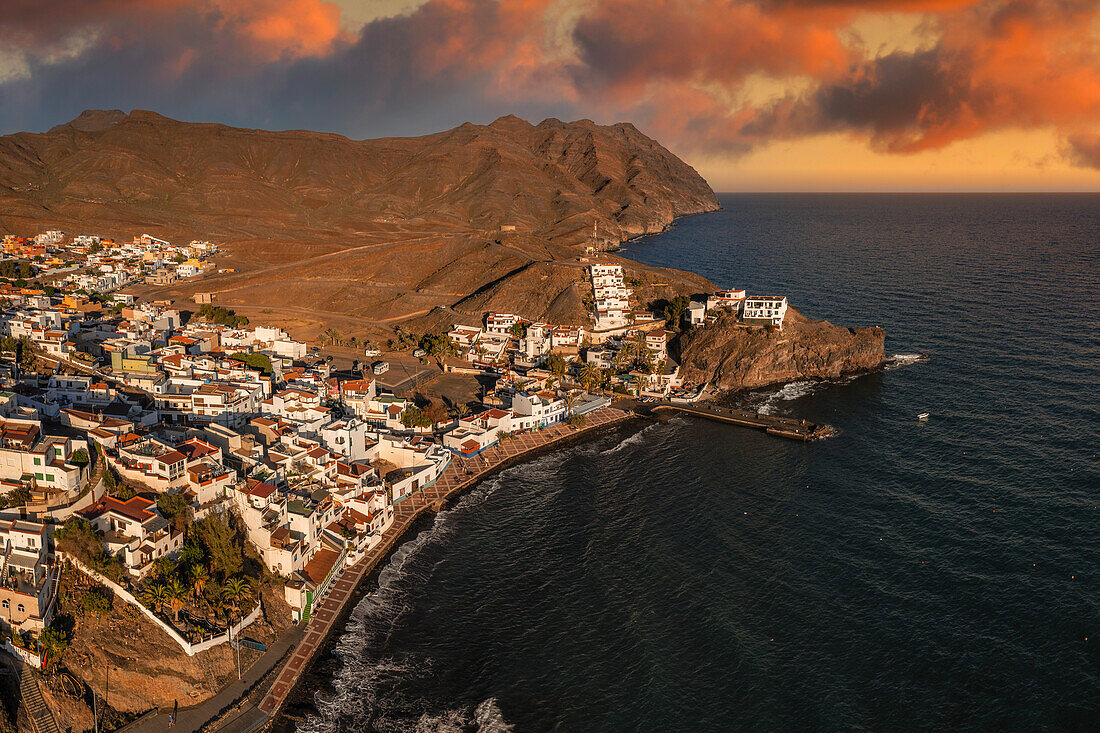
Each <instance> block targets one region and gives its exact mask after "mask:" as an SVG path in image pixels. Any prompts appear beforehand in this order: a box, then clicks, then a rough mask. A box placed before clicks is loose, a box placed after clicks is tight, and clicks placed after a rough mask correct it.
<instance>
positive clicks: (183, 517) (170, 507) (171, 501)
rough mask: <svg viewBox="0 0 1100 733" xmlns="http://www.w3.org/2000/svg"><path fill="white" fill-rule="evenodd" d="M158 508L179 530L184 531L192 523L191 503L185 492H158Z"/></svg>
mask: <svg viewBox="0 0 1100 733" xmlns="http://www.w3.org/2000/svg"><path fill="white" fill-rule="evenodd" d="M157 509H158V510H159V511H160V513H161V514H162V515H163V516H164V518H165V519H167V520H168V521H169V522H170V523H171V525H172V527H173V528H174V529H175V530H176V531H177V532H184V531H186V530H187V528H188V527H189V526H190V524H191V504H190V503H189V502H188V501H187V499H186V497H184V496H183V494H158V495H157Z"/></svg>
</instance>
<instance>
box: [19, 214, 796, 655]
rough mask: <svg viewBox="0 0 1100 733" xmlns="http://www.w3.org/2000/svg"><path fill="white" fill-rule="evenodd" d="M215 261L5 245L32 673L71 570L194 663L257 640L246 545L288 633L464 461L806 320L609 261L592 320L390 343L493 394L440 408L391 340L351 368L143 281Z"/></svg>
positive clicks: (597, 264)
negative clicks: (726, 320)
mask: <svg viewBox="0 0 1100 733" xmlns="http://www.w3.org/2000/svg"><path fill="white" fill-rule="evenodd" d="M216 252H217V247H216V246H215V245H213V244H210V243H208V242H192V243H190V244H189V245H188V246H186V247H174V246H173V245H171V244H169V243H168V242H165V241H163V240H160V239H157V238H154V237H150V236H148V235H142V236H140V237H135V238H134V240H133V241H132V242H129V243H125V244H119V243H115V242H113V241H111V240H108V239H105V238H100V237H92V236H76V237H73V238H72V239H70V240H66V238H65V236H64V235H63V234H62V233H61V232H58V231H50V232H46V233H45V234H43V235H40V236H39V237H37V238H34V239H21V238H15V237H5V238H4V259H3V260H0V274H2V275H3V276H4V277H7V278H8V279H9V280H10V282H8V283H7V284H0V302H2V303H3V310H2V311H0V390H2V391H0V549H2V556H0V557H2V559H0V605H2V609H3V611H2V613H0V628H2V629H3V632H4V639H3V647H2V648H3V649H5V650H7V651H8V652H10V653H11V654H14V655H16V656H18V657H20V658H21V659H22V660H24V661H25V662H27V663H29V664H30V665H32V666H35V667H41V666H43V665H45V664H48V663H49V655H50V654H51V653H52V654H54V655H57V654H60V653H63V650H64V645H65V642H66V640H65V638H63V637H64V633H63V632H62V631H59V630H57V629H55V628H54V627H53V625H52V622H53V621H54V616H55V613H56V607H57V600H58V587H59V582H60V576H61V573H62V569H63V567H64V568H68V570H66V571H65V572H77V573H81V574H82V575H83V576H85V578H86V579H87V581H88V582H90V583H93V584H96V586H95V587H96V588H98V589H99V590H98V591H97V592H98V593H100V594H101V595H103V596H104V597H107V596H109V597H112V598H113V599H114V602H115V603H118V602H125V603H128V604H130V605H132V606H133V607H135V608H136V609H137V610H138V611H139V612H140V613H141V614H143V615H144V616H145V617H146V618H148V620H149V621H151V622H152V623H154V624H156V625H157V626H159V627H160V628H161V629H163V630H164V631H165V633H166V634H168V635H169V637H171V638H172V639H173V640H174V641H175V642H176V643H177V644H178V645H179V646H180V648H181V649H182V650H183V651H184V652H185V653H186V654H188V655H193V654H197V653H199V652H201V651H203V650H205V649H209V648H211V647H212V646H215V645H218V644H222V643H231V642H232V641H233V639H234V637H236V636H238V635H240V634H242V633H244V634H246V633H247V628H248V626H249V624H250V623H252V622H253V621H254V620H255V619H256V618H257V617H258V616H259V615H260V610H261V609H260V604H261V602H260V592H259V587H258V586H259V585H260V583H261V582H262V580H261V578H259V577H255V576H253V577H249V576H248V574H247V573H246V572H245V571H244V569H243V564H242V563H241V562H240V560H239V559H238V560H237V561H236V562H234V561H232V560H231V559H230V560H227V559H225V558H221V559H218V557H219V554H218V553H219V552H221V551H222V550H221V549H219V547H218V542H219V541H220V540H219V538H221V539H222V540H224V539H225V538H226V537H232V536H234V535H237V536H241V537H243V538H244V541H246V542H247V544H248V547H249V549H248V551H247V552H239V553H238V554H239V555H241V556H242V557H243V556H244V555H245V554H250V555H251V556H254V557H255V558H256V559H258V562H259V563H261V564H262V566H263V571H264V574H265V577H268V578H275V579H277V583H278V585H279V586H280V590H281V596H282V600H283V601H285V603H286V605H287V607H289V609H290V615H291V620H292V621H293V622H295V623H303V622H307V621H308V620H309V619H310V617H311V616H312V615H314V614H315V613H316V611H317V608H318V605H319V604H320V603H322V602H323V600H324V598H325V597H326V594H327V593H328V591H329V590H330V588H331V586H332V584H333V582H334V579H335V578H337V577H338V576H339V574H340V572H341V571H342V570H343V569H344V568H349V567H353V566H355V565H356V563H358V562H360V561H361V560H362V559H363V558H364V557H366V556H368V555H369V554H370V553H371V552H372V550H374V549H375V548H376V547H378V545H379V543H380V542H381V540H382V537H383V535H384V534H385V533H386V532H387V530H388V529H389V528H390V527H391V526H392V525H393V523H394V517H395V508H397V507H399V506H400V505H401V503H402V502H403V501H406V500H408V499H409V498H410V497H412V496H414V495H417V494H421V495H422V494H423V493H424V492H425V490H426V489H427V488H428V487H430V486H432V485H433V484H434V483H435V482H436V481H438V480H439V479H440V477H441V476H443V475H444V473H445V472H446V471H447V469H448V467H450V466H451V464H452V462H455V461H460V462H463V465H467V463H468V462H473V463H474V464H476V462H477V461H478V458H479V456H481V455H482V454H485V453H486V452H487V451H490V450H491V449H494V448H495V447H499V446H501V445H502V444H504V443H506V442H508V441H511V440H515V439H516V438H517V436H522V435H525V434H528V433H538V431H545V430H547V429H549V428H553V427H554V426H560V425H561V424H567V425H570V426H573V427H578V428H579V427H580V426H583V425H584V423H585V420H586V416H588V415H593V414H596V413H598V412H599V411H601V410H603V409H605V408H607V407H608V406H609V405H610V404H611V403H612V401H613V400H615V399H617V398H619V397H627V396H631V397H636V398H641V399H648V400H658V399H660V400H672V401H677V400H679V401H682V402H690V401H693V400H694V399H696V398H697V397H698V395H699V394H700V392H701V389H702V388H703V387H704V385H693V384H685V383H684V382H683V380H682V379H681V377H680V370H679V366H678V364H677V363H676V360H675V359H674V358H673V355H672V354H670V350H669V344H670V341H671V339H672V338H673V337H674V336H675V335H676V333H677V331H679V330H681V329H691V328H694V327H697V326H700V325H702V324H704V323H706V322H707V321H708V319H713V318H715V317H716V316H717V315H718V314H719V313H721V312H732V313H734V314H736V315H737V316H738V318H739V320H740V321H741V322H743V323H744V324H745V326H746V327H762V326H767V327H773V328H782V325H783V321H784V317H785V314H786V309H787V301H786V298H783V297H774V298H773V297H763V298H756V297H750V296H747V294H746V293H745V291H744V290H736V289H734V290H722V291H718V292H716V293H714V294H711V295H710V296H709V297H707V298H706V299H705V300H690V299H687V298H683V297H681V298H677V299H676V300H675V301H674V302H672V303H666V304H665V305H664V308H663V309H662V310H661V311H660V312H654V310H655V309H654V308H646V307H641V306H639V305H638V304H637V303H636V301H635V298H634V292H633V290H632V288H631V287H629V286H628V284H627V282H626V280H625V279H624V273H623V270H622V267H621V266H620V265H617V264H609V263H605V262H602V261H600V259H599V257H598V256H597V257H595V258H593V259H592V261H591V263H590V264H588V265H587V267H586V270H585V272H586V276H587V277H588V279H589V281H590V284H591V288H592V296H591V300H590V303H591V306H592V310H591V314H590V316H591V319H590V320H591V323H590V324H589V325H588V326H587V327H584V326H576V325H561V324H551V323H545V322H541V321H538V320H535V319H529V318H525V317H523V316H521V315H517V314H510V313H488V314H485V317H484V320H483V321H482V322H481V323H480V324H463V323H455V324H454V325H453V328H452V329H451V330H450V331H448V332H445V333H438V334H424V335H423V336H422V337H420V338H419V339H408V338H406V339H398V343H396V344H395V343H393V342H392V340H391V343H389V344H388V346H389V348H390V353H395V352H396V351H397V350H399V349H405V350H408V351H411V355H412V357H413V358H415V359H419V360H420V361H422V362H424V363H434V364H435V365H436V366H435V370H436V373H437V374H459V375H471V376H476V377H478V383H479V384H481V385H483V386H482V388H481V392H480V394H479V395H478V398H477V399H476V400H472V401H462V400H457V399H451V400H447V399H446V398H443V399H438V400H437V399H428V400H425V399H424V398H423V395H422V394H420V393H419V392H417V393H413V392H410V391H395V390H393V389H389V388H387V387H386V386H384V385H383V384H382V382H381V381H380V380H379V376H380V375H383V374H385V372H386V371H387V369H388V366H389V365H388V363H387V362H386V361H384V360H383V359H382V358H381V357H383V356H384V354H383V352H382V350H381V349H378V348H377V347H375V346H374V345H373V344H370V343H365V346H366V348H365V349H363V356H364V357H365V358H364V359H363V360H362V361H361V362H360V360H358V359H357V360H355V363H354V364H353V365H352V367H351V368H349V369H337V368H336V367H335V366H334V365H333V363H332V359H331V357H328V358H326V357H325V356H324V354H323V353H322V352H321V347H320V346H313V345H310V344H307V343H304V342H301V341H297V340H295V339H293V338H292V337H291V336H290V335H289V334H288V333H286V332H285V331H283V330H281V329H279V328H275V327H269V326H253V325H251V324H249V323H248V319H247V318H243V317H241V316H238V315H236V314H235V313H234V312H233V311H232V310H229V309H227V308H223V307H221V306H218V305H215V304H214V298H213V296H211V295H209V294H202V293H200V294H199V295H196V297H195V302H196V311H195V312H191V311H189V310H187V309H180V308H177V307H173V305H172V304H171V303H170V302H167V301H151V302H144V301H143V300H142V299H141V298H140V297H135V295H133V294H129V293H127V292H126V288H127V286H128V285H132V284H136V283H152V284H162V283H166V282H170V281H171V280H173V279H175V278H177V277H195V276H201V275H202V273H204V272H209V271H211V270H213V269H214V268H213V266H212V264H211V263H210V260H209V258H210V257H211V256H212V255H213V254H214V253H216ZM5 265H6V266H5ZM44 276H49V277H50V281H51V282H52V283H53V284H52V285H48V286H46V285H42V284H41V282H42V278H43V277H44ZM32 279H36V281H35V282H33V283H32V282H30V281H31V280H32ZM371 357H379V358H377V359H375V360H373V361H372V359H371ZM390 358H392V357H390ZM196 587H199V588H201V589H202V591H203V592H201V593H197V594H196V593H195V591H194V589H195V588H196ZM207 589H209V590H210V591H211V592H212V593H214V595H215V596H217V597H214V598H213V600H210V598H211V595H210V593H206V592H205V591H206V590H207ZM217 594H221V595H220V596H218V595H217ZM222 596H224V597H227V598H230V599H231V602H230V603H228V604H226V603H221V602H220V598H221V597H222ZM199 606H203V609H202V610H203V613H201V614H200V613H199V608H198V607H199ZM206 607H209V608H206Z"/></svg>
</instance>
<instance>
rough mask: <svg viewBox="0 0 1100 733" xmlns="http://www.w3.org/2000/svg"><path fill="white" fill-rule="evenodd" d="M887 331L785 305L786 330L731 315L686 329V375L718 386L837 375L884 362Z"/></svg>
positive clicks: (744, 386)
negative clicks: (810, 314)
mask: <svg viewBox="0 0 1100 733" xmlns="http://www.w3.org/2000/svg"><path fill="white" fill-rule="evenodd" d="M885 338H886V334H885V331H883V329H881V328H878V327H868V328H844V327H842V326H834V325H833V324H832V323H829V322H828V321H819V320H811V319H809V318H806V317H805V316H803V315H802V314H801V313H799V312H798V311H797V310H795V309H794V308H789V309H788V310H787V317H786V319H785V321H784V325H783V330H782V331H780V330H779V329H773V328H746V327H743V326H740V325H738V323H737V320H736V318H735V317H733V316H732V315H728V314H727V315H723V316H720V317H719V319H718V320H717V321H715V322H714V323H713V324H709V325H706V326H703V327H701V328H698V329H695V330H693V331H691V332H689V333H685V334H684V335H683V336H682V337H681V340H680V355H681V360H682V367H683V375H684V378H685V379H686V380H689V381H693V382H698V383H702V382H711V383H712V384H715V385H717V386H718V387H719V388H720V389H726V390H739V389H753V388H756V387H764V386H767V385H770V384H778V383H781V382H790V381H794V380H798V379H837V378H839V377H842V376H844V375H847V374H853V373H858V372H862V371H867V370H870V369H877V368H879V367H881V366H882V365H883V363H884V362H885V359H886V354H885Z"/></svg>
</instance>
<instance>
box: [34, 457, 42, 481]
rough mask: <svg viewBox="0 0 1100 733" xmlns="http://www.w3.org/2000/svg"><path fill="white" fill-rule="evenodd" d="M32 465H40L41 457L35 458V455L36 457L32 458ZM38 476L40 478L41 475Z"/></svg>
mask: <svg viewBox="0 0 1100 733" xmlns="http://www.w3.org/2000/svg"><path fill="white" fill-rule="evenodd" d="M34 465H36V466H41V465H42V459H41V458H37V457H36V458H35V459H34ZM39 478H42V477H41V476H39Z"/></svg>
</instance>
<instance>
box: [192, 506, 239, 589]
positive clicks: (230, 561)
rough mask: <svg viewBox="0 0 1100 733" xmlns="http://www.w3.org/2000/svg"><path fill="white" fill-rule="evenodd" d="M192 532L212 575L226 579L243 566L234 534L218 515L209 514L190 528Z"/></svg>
mask: <svg viewBox="0 0 1100 733" xmlns="http://www.w3.org/2000/svg"><path fill="white" fill-rule="evenodd" d="M192 532H194V533H195V537H196V539H197V540H198V542H199V544H200V545H202V548H203V549H204V550H205V551H206V556H207V558H208V559H209V561H210V564H211V566H212V568H213V572H214V574H216V575H218V576H220V577H222V578H228V577H230V576H232V575H236V574H237V573H239V572H240V571H241V568H242V567H243V566H244V557H243V554H242V552H241V547H240V545H239V544H238V542H237V536H236V532H234V531H233V528H232V527H230V526H229V523H228V522H226V521H225V519H224V518H223V517H222V516H221V515H220V514H210V515H208V516H207V517H206V518H205V519H202V520H200V521H198V522H195V524H194V525H193V526H192Z"/></svg>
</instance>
